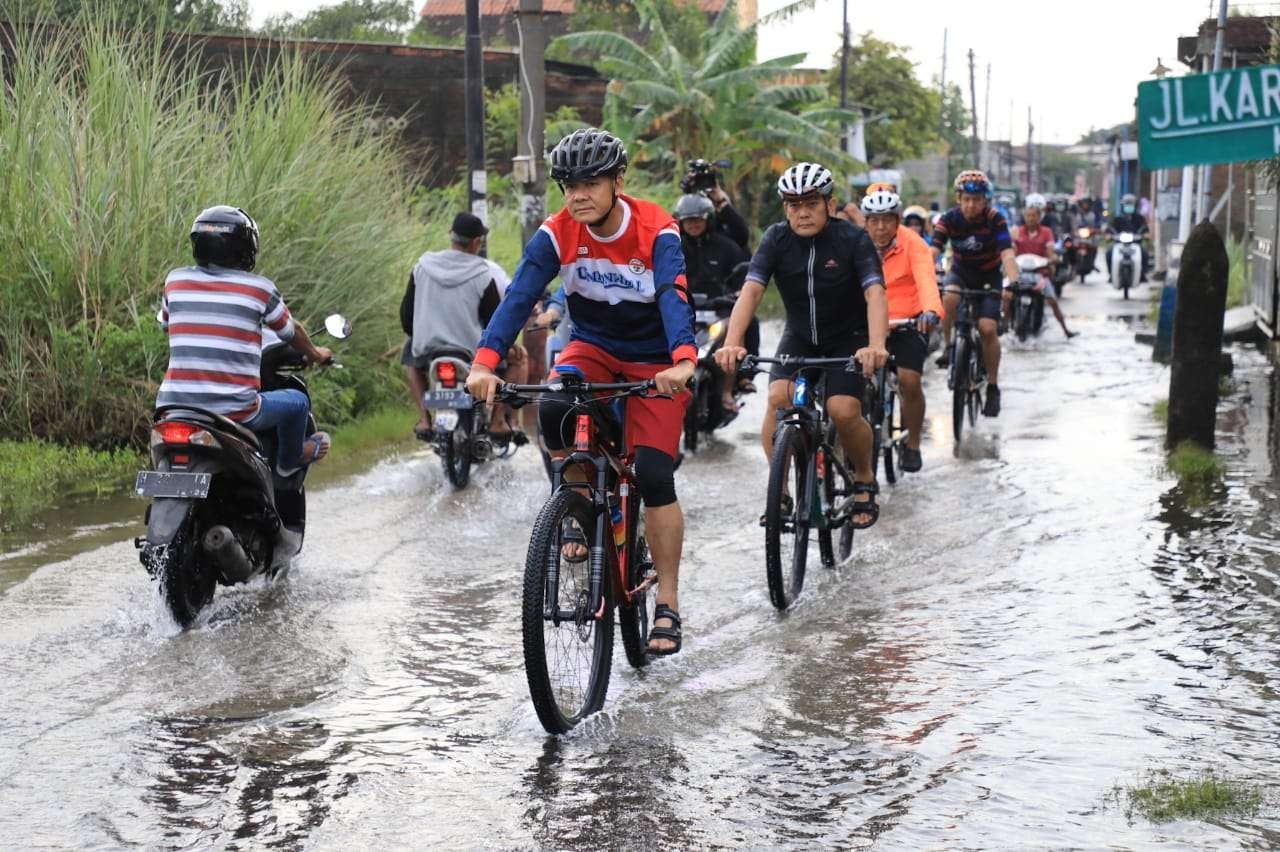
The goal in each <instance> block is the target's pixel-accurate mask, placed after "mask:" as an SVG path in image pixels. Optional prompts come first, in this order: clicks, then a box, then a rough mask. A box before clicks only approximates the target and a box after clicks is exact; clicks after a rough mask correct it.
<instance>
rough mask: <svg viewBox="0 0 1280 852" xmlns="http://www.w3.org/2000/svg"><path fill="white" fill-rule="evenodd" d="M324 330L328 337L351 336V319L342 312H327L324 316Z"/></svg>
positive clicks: (342, 338) (339, 338) (344, 337)
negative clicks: (327, 314)
mask: <svg viewBox="0 0 1280 852" xmlns="http://www.w3.org/2000/svg"><path fill="white" fill-rule="evenodd" d="M324 330H325V331H327V332H329V336H330V337H334V338H337V339H338V340H344V339H346V338H348V337H350V336H351V321H350V320H349V319H347V318H346V317H344V316H343V315H342V314H329V316H327V317H325V318H324Z"/></svg>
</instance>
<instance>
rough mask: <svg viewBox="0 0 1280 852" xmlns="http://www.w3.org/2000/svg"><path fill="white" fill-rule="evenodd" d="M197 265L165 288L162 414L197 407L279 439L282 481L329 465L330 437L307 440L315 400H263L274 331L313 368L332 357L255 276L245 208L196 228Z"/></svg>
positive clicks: (267, 395) (173, 276)
mask: <svg viewBox="0 0 1280 852" xmlns="http://www.w3.org/2000/svg"><path fill="white" fill-rule="evenodd" d="M191 253H192V255H193V256H194V258H195V262H196V265H195V266H187V267H181V268H179V269H174V270H173V271H171V272H170V273H169V274H168V275H167V276H165V282H164V301H163V306H162V308H161V312H160V313H161V315H160V321H161V325H162V327H163V328H164V330H165V332H166V333H167V334H168V336H169V366H168V369H167V370H166V371H165V374H164V381H163V382H162V383H161V385H160V392H159V394H158V396H157V397H156V407H157V408H161V407H163V406H189V407H191V408H196V409H200V410H202V411H209V412H212V413H214V414H221V415H223V416H225V417H227V418H229V419H231V420H234V421H236V422H238V423H239V424H240V425H241V426H244V427H246V428H248V429H250V430H252V431H254V432H270V431H273V430H274V432H275V433H276V447H277V451H276V453H277V455H276V459H275V469H276V473H278V474H279V475H280V476H283V477H288V476H292V475H293V474H295V473H297V472H298V470H300V469H301V468H302V467H304V466H306V465H309V464H313V463H315V462H317V461H319V460H320V459H322V458H324V457H325V455H326V454H327V453H328V452H329V446H330V443H331V442H330V438H329V435H328V434H327V433H325V432H316V433H315V434H313V435H307V434H306V431H307V415H308V413H309V412H310V407H311V404H310V401H309V400H308V399H307V395H306V394H305V393H303V392H302V391H300V390H295V389H292V388H289V389H284V390H271V391H265V392H263V391H261V387H262V382H261V372H262V339H263V333H264V329H269V330H270V331H271V332H273V333H274V334H275V335H276V337H278V338H279V339H280V340H283V341H285V342H286V343H287V344H288V345H289V346H290V347H292V348H293V349H294V350H295V351H296V352H298V353H299V354H301V355H302V356H303V357H304V358H305V359H307V360H308V361H310V362H311V363H313V364H325V363H328V362H329V361H330V360H331V359H332V357H333V353H331V352H330V351H329V349H328V348H327V347H324V346H316V345H315V344H314V343H312V342H311V338H310V337H309V336H308V335H307V331H306V329H304V328H303V327H302V324H301V323H299V322H297V321H296V320H294V319H293V317H292V315H291V314H290V313H289V308H288V307H287V306H286V305H285V303H284V299H282V298H281V297H280V292H279V290H277V289H276V285H275V283H274V282H272V281H271V280H270V279H269V278H264V277H263V276H261V275H254V274H253V269H254V267H255V266H256V265H257V259H258V225H257V223H256V222H254V220H253V218H252V217H250V216H249V214H248V213H246V212H244V211H243V210H241V209H240V208H238V207H231V206H228V205H218V206H216V207H210V208H208V209H207V210H204V211H203V212H201V213H200V215H199V216H197V217H196V219H195V222H193V223H192V225H191Z"/></svg>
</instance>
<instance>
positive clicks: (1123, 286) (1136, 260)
mask: <svg viewBox="0 0 1280 852" xmlns="http://www.w3.org/2000/svg"><path fill="white" fill-rule="evenodd" d="M1141 273H1142V243H1141V242H1140V241H1139V239H1138V237H1137V235H1136V234H1133V233H1131V232H1129V231H1122V232H1121V233H1119V234H1116V238H1115V242H1114V243H1112V245H1111V283H1112V285H1113V286H1115V287H1116V288H1118V289H1120V290H1122V291H1124V297H1125V298H1126V299H1128V298H1129V290H1130V289H1131V288H1133V287H1136V286H1137V283H1138V277H1139V275H1141Z"/></svg>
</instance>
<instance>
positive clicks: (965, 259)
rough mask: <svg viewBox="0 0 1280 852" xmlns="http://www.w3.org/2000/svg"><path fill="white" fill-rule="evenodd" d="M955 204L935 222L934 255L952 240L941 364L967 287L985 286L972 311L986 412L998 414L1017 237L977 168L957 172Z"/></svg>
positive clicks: (1015, 275)
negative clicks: (1004, 315) (1004, 310)
mask: <svg viewBox="0 0 1280 852" xmlns="http://www.w3.org/2000/svg"><path fill="white" fill-rule="evenodd" d="M954 185H955V190H956V201H957V204H956V206H955V207H953V208H951V209H950V210H948V211H947V212H946V213H944V214H942V218H940V219H939V220H938V221H937V223H936V224H935V225H934V227H933V246H932V249H933V256H934V259H935V260H936V259H938V258H940V257H942V253H943V251H945V250H946V247H947V242H948V241H950V242H951V270H950V271H949V272H948V273H947V277H946V280H945V281H944V287H943V291H944V295H943V299H942V304H943V308H944V309H945V313H944V315H943V320H942V333H943V337H944V343H945V345H944V346H943V349H942V356H941V357H940V358H938V361H937V364H938V366H940V367H942V366H946V364H947V362H948V360H949V359H950V357H951V347H950V343H951V320H952V318H953V317H954V316H955V315H956V311H957V310H958V309H959V307H960V299H961V294H960V291H961V290H962V289H963V290H984V291H986V295H984V296H982V297H980V298H977V299H975V301H974V315H975V316H976V317H977V320H978V333H979V334H980V335H981V336H982V357H983V360H984V361H985V362H986V367H987V400H986V402H985V403H984V404H983V407H982V413H983V415H985V416H987V417H997V416H999V414H1000V385H999V371H1000V336H999V324H998V321H999V318H1000V313H1001V291H1002V290H1003V287H1002V282H1001V280H1000V271H1001V268H1002V267H1003V269H1004V274H1005V277H1006V278H1008V279H1010V280H1017V278H1018V264H1017V263H1016V262H1015V260H1014V253H1013V240H1012V239H1011V238H1010V237H1009V225H1008V223H1007V222H1006V221H1005V218H1004V217H1003V216H1001V215H1000V213H999V212H998V211H996V210H995V208H993V207H992V206H991V181H990V180H988V179H987V176H986V175H985V174H983V173H982V172H980V171H978V170H977V169H967V170H965V171H963V172H961V173H960V174H959V175H957V176H956V180H955V184H954Z"/></svg>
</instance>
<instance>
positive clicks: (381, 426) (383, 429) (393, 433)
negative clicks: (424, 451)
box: [330, 405, 418, 459]
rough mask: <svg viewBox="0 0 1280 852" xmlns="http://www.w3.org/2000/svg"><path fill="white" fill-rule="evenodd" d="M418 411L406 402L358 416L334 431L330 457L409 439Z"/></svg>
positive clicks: (340, 457)
mask: <svg viewBox="0 0 1280 852" xmlns="http://www.w3.org/2000/svg"><path fill="white" fill-rule="evenodd" d="M417 419H418V412H417V410H416V409H414V408H410V407H409V406H407V405H404V406H399V407H397V406H389V407H387V408H383V409H381V410H379V411H375V412H373V413H372V414H367V415H364V416H363V417H359V418H357V419H355V420H353V421H351V422H350V423H348V424H346V425H344V426H340V427H339V428H337V429H335V430H334V431H333V450H332V451H331V452H330V458H333V459H343V458H346V457H348V456H351V455H354V454H357V453H360V452H363V451H366V450H370V449H373V448H376V447H382V446H386V445H388V444H395V443H398V442H400V441H405V442H408V441H411V440H414V437H413V424H414V423H415V422H416V421H417Z"/></svg>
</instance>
